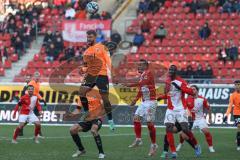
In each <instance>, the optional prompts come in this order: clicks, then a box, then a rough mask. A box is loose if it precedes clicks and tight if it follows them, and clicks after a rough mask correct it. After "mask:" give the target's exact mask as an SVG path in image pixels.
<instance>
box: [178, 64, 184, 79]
mask: <svg viewBox="0 0 240 160" xmlns="http://www.w3.org/2000/svg"><path fill="white" fill-rule="evenodd" d="M178 75H180V76H181V77H183V78H186V71H185V69H184V68H181V66H179V67H178Z"/></svg>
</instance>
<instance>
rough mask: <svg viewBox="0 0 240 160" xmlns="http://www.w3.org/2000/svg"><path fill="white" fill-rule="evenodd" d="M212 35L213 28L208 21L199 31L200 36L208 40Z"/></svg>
mask: <svg viewBox="0 0 240 160" xmlns="http://www.w3.org/2000/svg"><path fill="white" fill-rule="evenodd" d="M210 35H211V29H210V28H209V26H208V23H207V22H206V23H205V24H204V26H203V27H202V28H201V29H200V31H199V36H200V38H201V39H202V40H206V39H207V38H208V37H209V36H210Z"/></svg>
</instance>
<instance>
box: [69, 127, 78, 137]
mask: <svg viewBox="0 0 240 160" xmlns="http://www.w3.org/2000/svg"><path fill="white" fill-rule="evenodd" d="M70 134H71V135H73V134H78V129H77V127H76V126H72V127H71V128H70Z"/></svg>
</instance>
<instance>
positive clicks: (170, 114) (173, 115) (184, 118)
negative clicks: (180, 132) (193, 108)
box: [164, 109, 188, 124]
mask: <svg viewBox="0 0 240 160" xmlns="http://www.w3.org/2000/svg"><path fill="white" fill-rule="evenodd" d="M175 122H179V123H182V122H188V114H187V111H186V110H185V109H182V110H170V109H167V111H166V114H165V119H164V124H165V123H172V124H175Z"/></svg>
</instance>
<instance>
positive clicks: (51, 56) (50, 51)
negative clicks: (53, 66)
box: [45, 43, 58, 62]
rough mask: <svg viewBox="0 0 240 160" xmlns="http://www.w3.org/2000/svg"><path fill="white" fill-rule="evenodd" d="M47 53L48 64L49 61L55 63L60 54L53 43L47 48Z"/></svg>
mask: <svg viewBox="0 0 240 160" xmlns="http://www.w3.org/2000/svg"><path fill="white" fill-rule="evenodd" d="M46 53H47V56H46V58H45V61H46V62H48V61H50V62H53V61H54V60H56V59H57V57H58V52H57V50H56V48H55V46H54V44H53V43H51V44H50V45H49V47H47V50H46Z"/></svg>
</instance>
